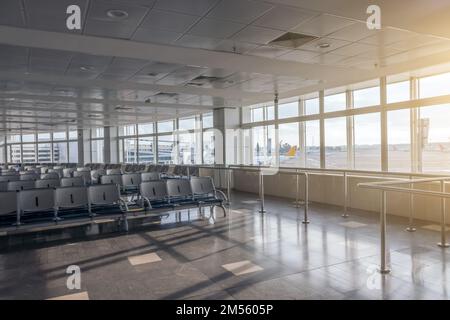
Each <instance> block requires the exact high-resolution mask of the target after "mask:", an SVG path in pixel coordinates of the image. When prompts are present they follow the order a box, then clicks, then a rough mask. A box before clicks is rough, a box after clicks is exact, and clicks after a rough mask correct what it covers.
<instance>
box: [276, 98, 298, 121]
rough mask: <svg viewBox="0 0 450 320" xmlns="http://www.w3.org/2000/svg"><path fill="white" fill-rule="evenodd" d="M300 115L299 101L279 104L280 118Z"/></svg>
mask: <svg viewBox="0 0 450 320" xmlns="http://www.w3.org/2000/svg"><path fill="white" fill-rule="evenodd" d="M292 117H298V101H294V102H289V103H283V104H279V105H278V118H279V119H285V118H292Z"/></svg>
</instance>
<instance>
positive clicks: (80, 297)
mask: <svg viewBox="0 0 450 320" xmlns="http://www.w3.org/2000/svg"><path fill="white" fill-rule="evenodd" d="M47 300H89V295H88V293H87V291H83V292H78V293H72V294H67V295H64V296H59V297H54V298H50V299H47Z"/></svg>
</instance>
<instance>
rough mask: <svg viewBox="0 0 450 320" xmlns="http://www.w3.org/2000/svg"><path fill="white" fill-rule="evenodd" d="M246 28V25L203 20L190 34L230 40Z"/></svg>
mask: <svg viewBox="0 0 450 320" xmlns="http://www.w3.org/2000/svg"><path fill="white" fill-rule="evenodd" d="M244 27H245V25H244V24H241V23H236V22H230V21H224V20H217V19H208V18H203V19H202V20H201V21H200V22H198V23H197V24H196V25H195V26H194V27H192V28H191V29H190V30H189V32H188V33H189V34H192V35H195V36H202V37H210V38H218V39H222V38H228V37H230V36H232V35H233V34H235V33H236V32H238V31H239V30H241V29H243V28H244Z"/></svg>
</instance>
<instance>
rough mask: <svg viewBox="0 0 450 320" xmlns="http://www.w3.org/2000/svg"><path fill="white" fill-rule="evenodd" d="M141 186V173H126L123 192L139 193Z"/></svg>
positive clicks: (123, 177)
mask: <svg viewBox="0 0 450 320" xmlns="http://www.w3.org/2000/svg"><path fill="white" fill-rule="evenodd" d="M140 184H141V174H140V173H126V174H123V175H122V190H123V192H124V193H131V194H134V193H138V192H139V185H140Z"/></svg>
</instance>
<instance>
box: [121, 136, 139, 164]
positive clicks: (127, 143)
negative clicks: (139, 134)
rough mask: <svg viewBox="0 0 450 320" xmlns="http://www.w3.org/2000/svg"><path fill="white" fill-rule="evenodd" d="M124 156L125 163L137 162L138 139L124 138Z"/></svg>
mask: <svg viewBox="0 0 450 320" xmlns="http://www.w3.org/2000/svg"><path fill="white" fill-rule="evenodd" d="M123 151H124V153H123V157H124V162H125V163H137V140H136V139H123Z"/></svg>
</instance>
